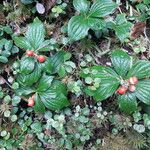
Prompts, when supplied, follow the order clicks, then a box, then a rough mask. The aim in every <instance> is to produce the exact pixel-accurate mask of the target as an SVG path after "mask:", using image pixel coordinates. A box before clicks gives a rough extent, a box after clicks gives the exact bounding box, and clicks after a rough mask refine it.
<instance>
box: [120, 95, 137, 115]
mask: <svg viewBox="0 0 150 150" xmlns="http://www.w3.org/2000/svg"><path fill="white" fill-rule="evenodd" d="M118 100H119V107H120V109H121V110H122V111H123V112H125V113H127V114H131V113H133V112H134V111H136V110H137V101H136V96H135V94H134V93H126V94H124V95H119V97H118Z"/></svg>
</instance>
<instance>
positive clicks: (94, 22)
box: [87, 18, 106, 30]
mask: <svg viewBox="0 0 150 150" xmlns="http://www.w3.org/2000/svg"><path fill="white" fill-rule="evenodd" d="M87 21H88V25H89V27H90V28H91V29H92V30H101V29H103V28H104V27H105V26H106V22H105V20H103V19H100V18H88V20H87Z"/></svg>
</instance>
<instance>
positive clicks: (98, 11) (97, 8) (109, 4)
mask: <svg viewBox="0 0 150 150" xmlns="http://www.w3.org/2000/svg"><path fill="white" fill-rule="evenodd" d="M117 6H118V5H117V4H116V3H115V2H113V1H112V0H96V2H94V3H93V5H92V6H91V8H90V12H89V16H90V17H105V16H107V15H109V14H111V13H112V12H113V11H114V10H115V9H116V8H117Z"/></svg>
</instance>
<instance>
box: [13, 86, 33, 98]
mask: <svg viewBox="0 0 150 150" xmlns="http://www.w3.org/2000/svg"><path fill="white" fill-rule="evenodd" d="M33 92H35V90H34V89H33V88H31V87H24V86H21V87H19V88H18V89H16V90H15V93H16V94H17V95H19V96H21V95H24V96H26V95H29V94H31V93H33Z"/></svg>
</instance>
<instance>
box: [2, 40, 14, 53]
mask: <svg viewBox="0 0 150 150" xmlns="http://www.w3.org/2000/svg"><path fill="white" fill-rule="evenodd" d="M12 46H13V42H12V41H7V42H6V43H5V46H4V47H5V50H7V51H10V50H11V49H12Z"/></svg>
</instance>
